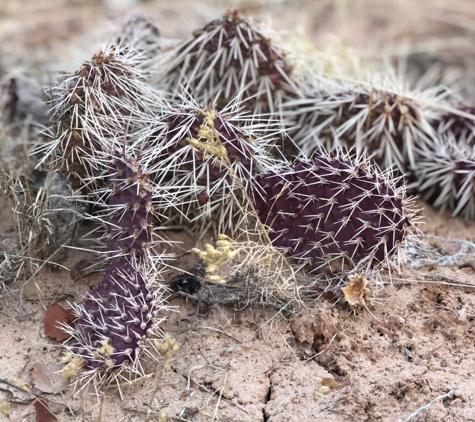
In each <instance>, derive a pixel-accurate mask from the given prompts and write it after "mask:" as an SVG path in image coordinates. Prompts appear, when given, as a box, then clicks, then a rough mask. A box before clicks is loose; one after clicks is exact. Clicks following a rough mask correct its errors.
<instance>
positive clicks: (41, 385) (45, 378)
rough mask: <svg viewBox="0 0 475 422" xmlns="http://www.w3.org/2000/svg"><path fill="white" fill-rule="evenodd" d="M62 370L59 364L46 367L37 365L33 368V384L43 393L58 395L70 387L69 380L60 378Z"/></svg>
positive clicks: (41, 364)
mask: <svg viewBox="0 0 475 422" xmlns="http://www.w3.org/2000/svg"><path fill="white" fill-rule="evenodd" d="M60 370H61V366H60V365H58V364H49V365H45V364H43V363H37V364H35V366H34V367H33V383H34V384H35V387H36V388H37V389H38V390H40V391H42V392H43V393H50V394H58V393H61V391H63V390H64V389H66V387H67V386H68V384H69V383H68V380H67V379H66V378H63V377H60V376H59V375H58V374H57V372H58V371H60Z"/></svg>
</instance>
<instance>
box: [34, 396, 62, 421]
mask: <svg viewBox="0 0 475 422" xmlns="http://www.w3.org/2000/svg"><path fill="white" fill-rule="evenodd" d="M34 406H35V411H36V422H56V421H57V420H58V418H57V417H56V416H54V415H53V414H52V413H51V410H49V408H48V407H47V406H46V404H44V403H42V402H39V401H35V404H34Z"/></svg>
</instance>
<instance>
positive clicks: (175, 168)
mask: <svg viewBox="0 0 475 422" xmlns="http://www.w3.org/2000/svg"><path fill="white" fill-rule="evenodd" d="M162 110H163V112H162V117H161V121H160V122H159V123H158V124H157V125H156V126H155V127H151V128H147V130H146V131H144V132H143V133H142V135H141V136H140V137H138V141H137V144H138V145H147V147H146V148H144V151H143V154H142V163H143V165H144V166H146V167H147V168H149V169H150V178H151V180H153V182H154V184H155V185H156V186H160V187H161V188H163V189H165V190H167V192H170V194H174V195H175V197H176V199H175V201H174V202H175V204H176V208H177V209H179V210H180V213H181V214H182V215H184V216H186V217H187V219H189V220H191V221H192V222H198V221H199V222H200V223H203V222H206V224H207V223H208V222H209V220H210V219H212V220H213V221H214V222H215V225H216V227H217V228H219V231H221V230H227V229H229V228H231V227H232V222H233V217H234V216H235V215H236V213H237V212H239V210H240V207H241V206H242V205H243V201H242V195H241V191H242V187H243V186H244V187H247V186H248V185H249V184H251V183H252V180H253V177H254V175H255V174H257V173H259V172H262V171H265V170H266V169H270V168H272V167H273V166H274V165H275V162H276V159H275V158H273V157H272V156H271V154H270V150H271V148H272V145H273V139H272V136H270V135H269V134H266V133H265V132H266V130H267V129H266V127H265V126H264V125H263V124H261V123H259V118H258V116H256V117H254V119H253V120H247V119H249V118H248V117H247V116H245V115H243V114H242V113H241V111H240V110H239V109H238V108H237V105H236V103H235V102H234V103H231V104H230V105H229V107H227V108H225V109H224V110H222V111H218V110H216V109H215V108H214V107H207V108H205V107H201V106H199V105H198V104H197V103H196V102H194V101H193V99H190V98H184V99H183V102H182V103H181V104H180V105H179V106H174V105H169V104H168V105H167V104H164V105H163V106H162ZM137 149H138V147H137Z"/></svg>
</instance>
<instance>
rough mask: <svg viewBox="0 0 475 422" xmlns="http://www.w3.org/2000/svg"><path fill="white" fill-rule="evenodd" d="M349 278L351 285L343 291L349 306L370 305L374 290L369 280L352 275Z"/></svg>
mask: <svg viewBox="0 0 475 422" xmlns="http://www.w3.org/2000/svg"><path fill="white" fill-rule="evenodd" d="M348 278H349V279H350V281H351V283H350V284H348V285H347V286H346V287H344V288H343V289H341V291H342V292H343V294H344V295H345V300H346V301H347V302H348V304H349V305H350V306H367V305H369V303H370V298H369V295H370V294H371V292H372V289H371V284H370V282H369V281H368V279H367V278H366V277H364V276H362V275H361V274H354V275H350V276H349V277H348Z"/></svg>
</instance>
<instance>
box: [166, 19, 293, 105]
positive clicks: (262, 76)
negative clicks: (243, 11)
mask: <svg viewBox="0 0 475 422" xmlns="http://www.w3.org/2000/svg"><path fill="white" fill-rule="evenodd" d="M172 55H173V56H174V57H173V58H170V57H169V56H166V57H164V60H162V61H159V63H158V66H157V67H159V68H163V69H164V70H165V72H166V74H165V75H164V77H163V79H162V80H161V83H162V84H163V85H164V86H165V87H167V89H168V90H169V91H171V92H173V91H174V90H175V91H176V92H179V89H180V87H181V86H182V85H183V86H184V85H187V86H189V87H190V88H191V89H192V90H193V92H194V93H195V94H196V96H197V97H198V98H200V99H202V100H203V101H204V102H205V103H208V102H209V101H210V100H211V101H212V100H214V99H215V98H216V97H218V107H222V106H224V105H226V104H227V103H228V102H229V101H230V100H231V99H232V98H234V97H236V96H237V95H238V94H241V93H242V98H243V100H245V106H246V108H248V109H252V110H254V111H255V112H257V113H268V112H274V111H276V109H277V107H278V104H280V103H281V102H282V100H283V99H285V98H287V97H288V98H292V97H293V95H295V93H296V92H297V87H296V85H295V83H294V82H293V81H292V78H291V76H290V75H291V73H292V66H291V65H290V63H289V62H288V58H287V57H286V56H287V55H288V53H286V51H285V49H284V48H282V47H280V45H279V41H278V40H277V39H276V35H275V34H272V33H270V32H266V31H263V30H261V29H260V28H259V27H258V26H257V25H256V24H255V23H253V22H252V21H251V20H249V19H247V18H244V17H242V16H241V15H239V13H238V12H237V11H232V12H228V13H226V14H225V15H224V16H223V17H221V18H219V19H216V20H213V21H211V22H209V23H208V24H206V25H205V26H204V28H203V29H201V30H197V31H195V32H194V34H193V36H192V37H191V38H189V39H187V40H185V41H184V42H183V43H182V44H181V45H180V46H178V47H177V49H176V51H174V52H172ZM159 70H160V69H159Z"/></svg>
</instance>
